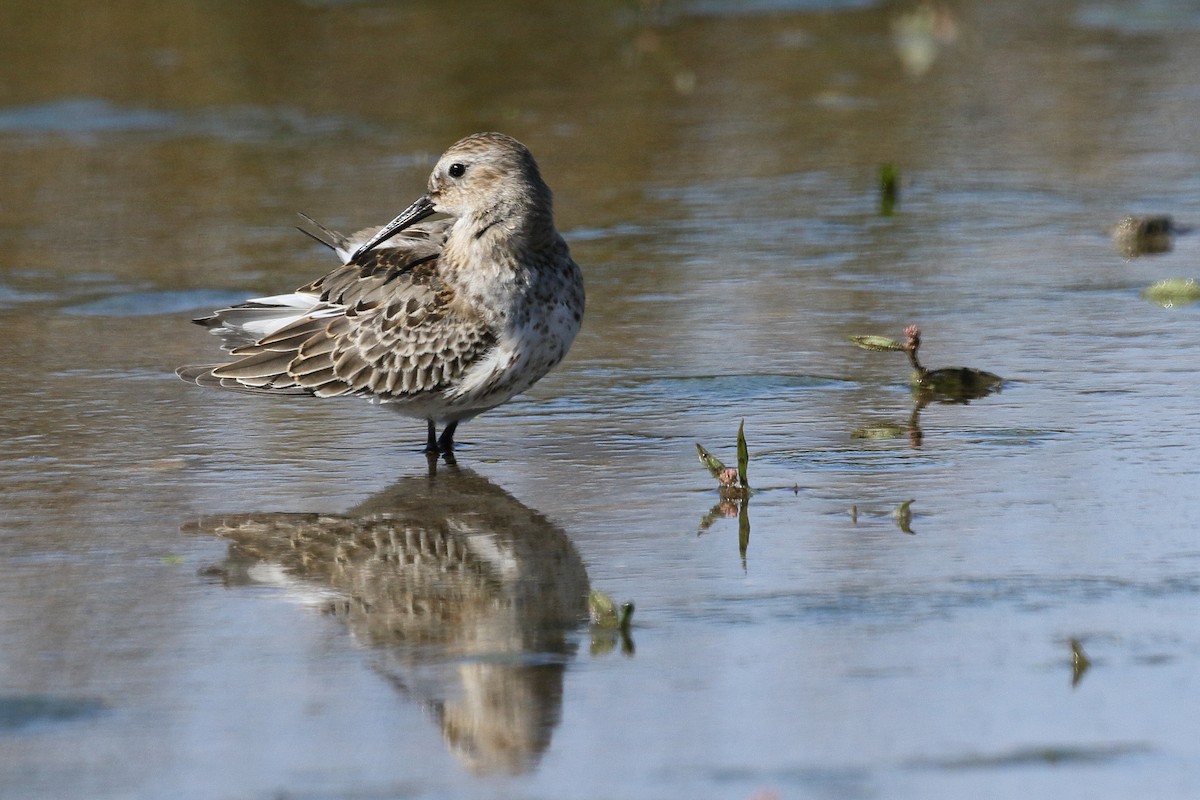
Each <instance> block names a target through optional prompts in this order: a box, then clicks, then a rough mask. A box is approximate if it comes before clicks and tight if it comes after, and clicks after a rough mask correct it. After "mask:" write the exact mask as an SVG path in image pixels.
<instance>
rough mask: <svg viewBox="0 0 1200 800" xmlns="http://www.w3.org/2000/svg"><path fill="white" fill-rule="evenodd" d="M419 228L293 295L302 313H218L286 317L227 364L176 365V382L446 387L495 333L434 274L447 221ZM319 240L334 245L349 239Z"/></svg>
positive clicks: (412, 392)
mask: <svg viewBox="0 0 1200 800" xmlns="http://www.w3.org/2000/svg"><path fill="white" fill-rule="evenodd" d="M419 228H420V229H419V230H416V231H415V232H414V233H413V234H412V235H409V236H399V237H397V238H398V239H400V240H401V242H400V243H399V245H398V246H393V247H382V248H379V249H378V250H373V251H371V252H369V253H367V254H365V255H364V256H362V257H361V258H360V259H359V260H358V261H356V262H355V263H353V264H346V265H343V266H340V267H338V268H337V269H335V270H333V271H332V272H330V273H329V274H328V275H326V276H324V277H323V278H320V279H319V280H317V281H314V282H313V283H311V284H309V285H308V286H306V287H304V288H303V289H301V290H300V291H299V293H298V295H299V296H303V297H310V298H313V305H312V307H311V308H310V309H309V310H308V312H307V313H303V312H299V313H298V309H297V308H296V307H295V306H296V305H297V304H296V303H292V304H291V305H286V304H284V303H280V305H279V306H269V305H268V306H265V307H264V306H263V305H262V303H261V301H260V302H259V306H258V307H255V308H247V309H243V307H238V308H237V309H227V310H226V311H224V312H218V315H219V314H221V313H224V314H226V316H233V317H236V318H239V319H241V318H244V317H246V316H249V317H251V318H255V317H254V314H255V313H265V314H269V315H274V316H273V317H272V319H276V318H279V317H282V316H283V315H285V314H290V315H291V317H292V318H291V319H290V320H287V321H286V322H285V324H283V325H282V326H281V327H278V328H275V329H271V330H269V332H267V333H266V334H265V335H263V336H261V337H260V338H258V339H256V340H254V341H253V342H251V343H247V344H242V345H241V346H239V347H236V348H235V349H234V350H232V351H231V352H232V353H233V355H235V356H237V358H236V359H235V360H234V361H232V362H230V363H228V364H224V365H216V366H202V367H188V368H183V369H181V370H180V371H179V374H180V376H181V377H184V378H185V379H186V380H191V381H194V382H196V383H201V384H203V385H209V386H220V387H222V388H230V389H239V390H243V391H254V392H268V393H283V394H311V395H316V396H318V397H333V396H337V395H345V394H374V395H377V396H379V397H380V398H381V399H385V400H395V399H405V398H411V397H414V396H417V395H420V394H424V393H430V392H443V391H446V390H448V389H450V388H452V387H453V386H454V385H455V384H456V383H457V382H458V381H460V380H461V378H462V376H463V375H464V373H465V372H466V371H467V370H468V369H470V367H471V366H472V365H473V364H475V363H476V362H477V361H479V360H480V359H482V358H484V357H486V355H487V353H488V352H489V351H490V350H491V349H492V348H493V347H494V345H495V342H496V337H495V334H494V332H493V330H492V328H491V327H490V326H489V325H488V324H487V322H486V321H485V320H484V319H482V318H480V317H479V316H478V315H475V314H473V313H471V312H469V311H467V310H466V305H465V304H463V303H461V302H459V301H458V298H457V297H456V295H455V293H454V290H453V289H451V288H450V287H449V286H448V285H447V284H445V283H444V282H443V281H442V280H441V278H440V276H439V271H438V269H439V263H438V256H439V254H440V248H441V245H442V242H443V241H444V239H445V232H446V230H447V229H448V224H447V223H446V222H445V221H443V222H440V223H432V224H429V225H424V226H419ZM408 233H409V232H408V231H405V234H408ZM322 234H324V235H325V236H326V237H327V238H328V239H330V240H331V241H332V242H333V243H334V244H336V246H338V247H345V246H346V245H345V242H346V241H349V240H351V239H352V237H350V238H345V237H343V238H336V237H337V235H336V234H334V233H333V232H331V231H329V232H327V231H324V230H322ZM286 297H292V296H286ZM272 299H274V298H272ZM261 300H266V298H263V299H261ZM262 308H265V311H260V309H262ZM231 312H232V314H231ZM213 324H219V323H218V322H214V323H213Z"/></svg>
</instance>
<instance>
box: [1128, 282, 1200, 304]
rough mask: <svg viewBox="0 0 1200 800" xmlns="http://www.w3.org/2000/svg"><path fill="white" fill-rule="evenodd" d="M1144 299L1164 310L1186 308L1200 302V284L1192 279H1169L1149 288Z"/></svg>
mask: <svg viewBox="0 0 1200 800" xmlns="http://www.w3.org/2000/svg"><path fill="white" fill-rule="evenodd" d="M1142 297H1144V298H1146V299H1147V300H1149V301H1150V302H1151V303H1156V304H1158V305H1160V306H1162V307H1163V308H1174V307H1175V306H1185V305H1189V304H1191V303H1195V302H1196V301H1197V300H1200V283H1196V281H1195V280H1194V279H1192V278H1168V279H1166V280H1162V281H1158V282H1157V283H1155V284H1153V285H1151V286H1149V287H1147V288H1146V289H1145V290H1144V291H1143V292H1142Z"/></svg>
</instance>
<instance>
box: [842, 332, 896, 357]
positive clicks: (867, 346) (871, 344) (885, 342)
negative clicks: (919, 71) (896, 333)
mask: <svg viewBox="0 0 1200 800" xmlns="http://www.w3.org/2000/svg"><path fill="white" fill-rule="evenodd" d="M850 341H852V342H854V343H855V344H856V345H858V346H859V347H861V348H862V349H863V350H872V351H874V352H876V353H887V352H892V351H895V350H903V349H904V345H902V344H900V342H897V341H896V340H895V339H889V338H888V337H886V336H851V337H850Z"/></svg>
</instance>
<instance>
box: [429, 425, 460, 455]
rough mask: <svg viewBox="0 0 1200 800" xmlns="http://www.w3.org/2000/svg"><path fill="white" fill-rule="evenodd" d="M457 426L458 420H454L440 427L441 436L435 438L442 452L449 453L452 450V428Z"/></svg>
mask: <svg viewBox="0 0 1200 800" xmlns="http://www.w3.org/2000/svg"><path fill="white" fill-rule="evenodd" d="M457 427H458V420H455V421H454V422H451V423H450V424H449V425H447V426H446V427H445V428H443V429H442V436H441V438H440V439H438V440H437V447H438V449H439V450H441V451H442V453H444V454H450V453H453V452H454V429H455V428H457ZM431 430H432V429H431Z"/></svg>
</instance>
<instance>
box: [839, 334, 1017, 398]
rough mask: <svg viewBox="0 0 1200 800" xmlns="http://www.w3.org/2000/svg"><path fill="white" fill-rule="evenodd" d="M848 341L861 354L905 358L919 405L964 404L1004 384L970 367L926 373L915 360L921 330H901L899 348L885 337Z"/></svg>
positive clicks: (933, 370)
mask: <svg viewBox="0 0 1200 800" xmlns="http://www.w3.org/2000/svg"><path fill="white" fill-rule="evenodd" d="M850 340H851V341H852V342H854V344H856V345H858V346H859V347H861V348H863V349H864V350H873V351H876V352H887V351H900V352H903V353H904V354H905V355H907V356H908V363H909V364H911V365H912V368H913V375H912V384H913V387H914V389H916V390H917V393H918V402H919V403H921V404H924V403H928V402H929V401H931V400H938V401H940V402H951V403H966V402H968V401H970V400H976V399H978V398H980V397H986V396H988V395H989V394H992V393H993V392H998V391H1000V389H1001V386H1002V385H1003V383H1004V381H1003V379H1002V378H1001V377H1000V376H999V375H993V374H992V373H990V372H984V371H983V370H978V369H971V368H970V367H946V368H944V369H927V368H926V367H924V366H923V365H922V364H921V360H920V359H919V358H918V357H917V351H918V350H920V348H921V329H920V328H918V327H917V326H916V325H909V326H908V327H907V328H905V329H904V343H903V344H901V343H900V342H897V341H895V340H894V339H889V338H887V337H886V336H851V337H850Z"/></svg>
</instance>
